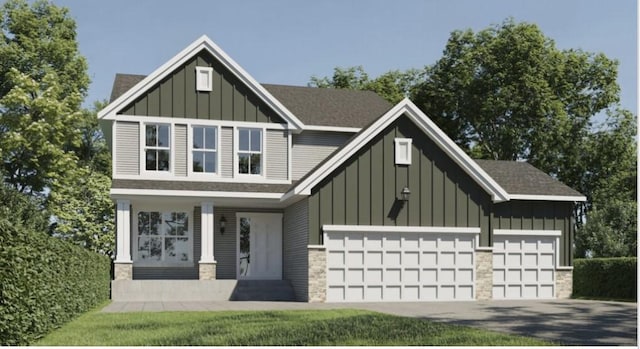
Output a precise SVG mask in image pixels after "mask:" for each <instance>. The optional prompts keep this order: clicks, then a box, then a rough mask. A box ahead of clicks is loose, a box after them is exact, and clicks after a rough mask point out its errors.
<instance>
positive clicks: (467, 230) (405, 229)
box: [322, 224, 480, 234]
mask: <svg viewBox="0 0 640 349" xmlns="http://www.w3.org/2000/svg"><path fill="white" fill-rule="evenodd" d="M322 230H323V231H325V232H328V231H336V232H362V233H366V232H382V233H395V232H400V233H434V234H442V233H452V234H480V228H479V227H417V226H395V225H332V224H325V225H323V226H322Z"/></svg>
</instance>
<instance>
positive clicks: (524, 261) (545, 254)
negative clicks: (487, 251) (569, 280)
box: [493, 230, 560, 299]
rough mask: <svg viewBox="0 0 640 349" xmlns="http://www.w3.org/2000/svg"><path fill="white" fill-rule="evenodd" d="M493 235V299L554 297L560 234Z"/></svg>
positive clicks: (507, 232) (497, 232)
mask: <svg viewBox="0 0 640 349" xmlns="http://www.w3.org/2000/svg"><path fill="white" fill-rule="evenodd" d="M493 234H494V242H493V298H494V299H540V298H554V297H555V275H554V274H555V266H556V265H557V257H558V256H557V250H558V243H559V242H558V240H559V236H560V231H555V230H554V231H546V230H533V231H531V230H530V231H521V230H494V233H493Z"/></svg>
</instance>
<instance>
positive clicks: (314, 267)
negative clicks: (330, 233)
mask: <svg viewBox="0 0 640 349" xmlns="http://www.w3.org/2000/svg"><path fill="white" fill-rule="evenodd" d="M308 292H309V303H323V302H325V301H326V300H327V253H326V250H325V247H324V246H309V291H308Z"/></svg>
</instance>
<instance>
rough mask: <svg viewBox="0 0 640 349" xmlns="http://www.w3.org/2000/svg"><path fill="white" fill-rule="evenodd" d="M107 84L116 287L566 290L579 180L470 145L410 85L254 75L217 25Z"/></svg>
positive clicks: (398, 292) (319, 292)
mask: <svg viewBox="0 0 640 349" xmlns="http://www.w3.org/2000/svg"><path fill="white" fill-rule="evenodd" d="M111 99H112V100H111V103H110V104H109V105H107V106H106V107H105V108H104V109H103V110H102V111H100V113H99V114H98V117H99V120H100V124H101V126H102V127H103V130H104V133H105V136H106V138H107V140H108V142H109V144H110V146H111V150H112V154H113V185H112V188H111V196H112V198H113V200H114V201H115V203H116V213H117V214H116V221H117V222H116V223H117V252H116V258H115V265H114V268H115V271H114V275H115V277H114V280H113V282H112V294H113V299H114V300H216V299H230V298H235V299H241V298H242V297H238V294H242V292H245V294H249V295H253V296H258V297H259V296H260V295H265V294H267V293H269V292H271V293H274V292H275V293H276V294H278V293H279V292H282V293H283V297H284V298H285V299H286V298H295V300H299V301H309V302H341V301H368V302H371V301H431V300H434V301H435V300H482V299H525V298H529V299H530V298H566V297H569V296H570V294H571V285H572V266H571V265H572V244H573V232H574V230H573V229H574V223H573V221H572V211H573V208H574V205H575V202H577V201H584V200H585V197H584V196H583V195H582V194H580V193H578V192H576V191H575V190H573V189H571V188H569V187H567V186H566V185H564V184H562V183H560V182H558V181H556V180H555V179H553V178H551V177H549V176H547V175H546V174H544V173H543V172H541V171H539V170H537V169H536V168H534V167H533V166H531V165H529V164H527V163H524V162H508V161H487V160H482V161H480V160H473V159H471V158H470V157H469V156H468V155H466V154H465V153H464V152H463V151H462V150H461V149H460V148H459V147H458V146H456V144H454V142H453V141H452V140H451V139H450V138H449V137H447V135H446V134H444V133H443V132H442V131H441V130H440V129H439V128H438V127H437V126H436V125H435V124H434V123H433V122H432V121H431V120H430V119H429V117H428V116H426V115H425V114H423V113H422V112H421V111H420V110H419V109H418V108H417V107H416V106H415V105H414V104H413V103H412V102H411V101H409V100H406V99H405V100H403V101H402V102H400V103H398V104H397V105H395V106H392V105H390V104H388V103H387V102H386V101H384V100H383V99H382V98H380V97H379V96H377V95H376V94H375V93H372V92H367V91H350V90H335V89H318V88H310V87H294V86H280V85H267V84H260V83H258V82H257V81H256V80H254V79H253V78H252V77H251V75H249V74H248V73H247V72H246V71H245V70H244V69H243V68H242V67H240V66H239V65H238V64H237V63H236V62H235V61H234V60H233V59H232V58H231V57H229V56H228V55H227V54H225V53H224V51H222V50H221V49H220V48H219V47H218V46H217V45H216V44H215V43H213V42H212V41H211V40H210V39H209V38H207V37H206V36H203V37H201V38H199V39H198V40H196V41H195V42H193V43H192V44H191V45H189V46H188V47H186V48H185V49H184V50H183V51H181V52H180V53H178V54H177V55H176V56H175V57H173V58H172V59H170V60H169V61H168V62H166V63H165V64H164V65H162V66H161V67H159V68H158V69H156V70H155V71H154V72H153V73H151V74H150V75H148V76H140V75H121V74H119V75H117V76H116V79H115V83H114V88H113V94H112V97H111ZM243 288H244V289H243ZM287 292H289V293H290V296H287V297H285V296H284V293H287ZM248 298H251V297H248ZM276 298H277V297H276Z"/></svg>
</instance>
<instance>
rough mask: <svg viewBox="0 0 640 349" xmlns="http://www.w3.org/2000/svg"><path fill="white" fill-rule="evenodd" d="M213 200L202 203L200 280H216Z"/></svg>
mask: <svg viewBox="0 0 640 349" xmlns="http://www.w3.org/2000/svg"><path fill="white" fill-rule="evenodd" d="M213 224H214V222H213V202H202V203H201V204H200V239H201V240H200V249H201V250H200V263H199V271H200V273H199V274H200V280H215V278H216V260H215V258H214V256H213Z"/></svg>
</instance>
